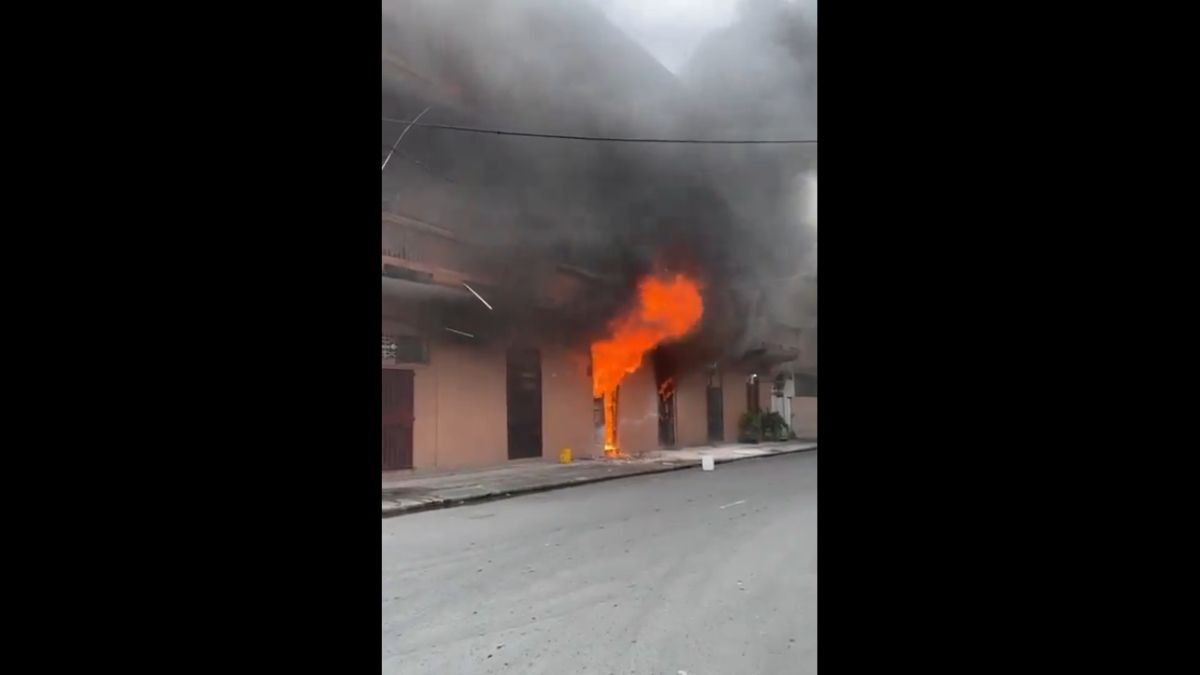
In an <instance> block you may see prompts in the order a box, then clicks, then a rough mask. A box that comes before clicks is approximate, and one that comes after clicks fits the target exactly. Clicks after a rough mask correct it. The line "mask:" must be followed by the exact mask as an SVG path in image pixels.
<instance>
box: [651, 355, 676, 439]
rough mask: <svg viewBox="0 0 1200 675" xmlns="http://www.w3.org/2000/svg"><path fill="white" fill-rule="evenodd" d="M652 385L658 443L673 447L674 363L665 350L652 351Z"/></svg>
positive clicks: (674, 406)
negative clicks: (655, 400)
mask: <svg viewBox="0 0 1200 675" xmlns="http://www.w3.org/2000/svg"><path fill="white" fill-rule="evenodd" d="M653 359H654V385H655V387H657V388H658V445H659V447H662V448H673V447H675V408H676V397H675V364H674V361H673V359H671V357H670V356H669V354H668V353H667V352H664V351H663V350H656V351H655V352H654V356H653Z"/></svg>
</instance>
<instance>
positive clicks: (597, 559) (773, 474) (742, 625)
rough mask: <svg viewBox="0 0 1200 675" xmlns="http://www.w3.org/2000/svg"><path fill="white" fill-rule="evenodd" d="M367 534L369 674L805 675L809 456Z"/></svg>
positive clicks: (540, 499)
mask: <svg viewBox="0 0 1200 675" xmlns="http://www.w3.org/2000/svg"><path fill="white" fill-rule="evenodd" d="M382 524H383V672H384V673H406V674H407V673H436V674H438V675H444V674H446V673H513V674H522V675H523V674H525V673H547V674H553V675H562V674H567V673H600V674H608V673H612V674H614V675H623V674H625V673H636V674H643V673H644V674H647V675H649V674H656V675H657V674H660V673H661V674H665V675H678V673H686V675H718V674H722V675H750V674H753V673H815V672H816V671H817V646H816V638H817V540H816V539H817V453H816V452H815V451H814V452H805V453H799V454H793V455H782V456H777V457H768V458H763V459H751V460H745V461H741V462H734V463H731V464H721V465H718V466H717V468H716V470H715V471H712V472H704V471H700V470H698V469H688V470H684V471H675V472H671V473H664V474H655V475H647V476H639V477H635V478H626V479H621V480H615V481H610V482H606V483H597V484H594V485H583V486H580V487H574V488H567V489H563V490H556V491H553V492H545V493H540V494H533V495H526V496H522V497H515V498H513V499H507V500H502V501H495V502H488V503H483V504H477V505H473V506H463V507H457V508H450V509H444V510H439V511H428V512H424V513H416V514H411V515H406V516H401V517H398V518H389V519H385V520H383V521H382Z"/></svg>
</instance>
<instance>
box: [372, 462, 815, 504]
mask: <svg viewBox="0 0 1200 675" xmlns="http://www.w3.org/2000/svg"><path fill="white" fill-rule="evenodd" d="M816 451H817V448H816V447H811V448H798V449H795V450H782V451H779V452H769V453H766V454H763V455H746V456H744V457H729V458H726V459H722V460H716V463H717V464H729V463H732V462H741V461H744V460H747V459H765V458H768V457H779V456H781V455H795V454H798V453H801V452H816ZM647 467H648V468H647V469H646V470H645V471H638V472H636V473H623V474H620V475H617V476H597V477H595V478H586V479H584V480H572V481H570V482H566V483H549V484H545V485H533V486H530V487H527V488H516V489H513V490H506V491H504V492H492V493H488V494H482V495H474V496H471V497H459V498H457V499H437V500H432V501H428V502H422V503H420V504H413V505H411V506H397V507H394V508H388V509H384V510H383V517H384V518H395V517H396V516H406V515H408V514H410V513H420V512H421V511H433V510H436V509H448V508H453V507H455V506H465V505H468V504H480V503H483V502H492V501H498V500H501V499H509V498H511V497H518V496H520V495H528V494H534V493H537V492H550V491H551V490H562V489H565V488H571V487H575V486H577V485H591V484H593V483H603V482H606V481H610V480H620V479H622V478H633V477H635V476H645V475H648V474H654V473H667V472H669V471H683V470H685V469H698V468H700V462H694V463H693V462H688V463H686V464H683V463H681V464H658V465H647Z"/></svg>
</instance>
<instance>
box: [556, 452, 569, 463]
mask: <svg viewBox="0 0 1200 675" xmlns="http://www.w3.org/2000/svg"><path fill="white" fill-rule="evenodd" d="M558 463H559V464H570V463H571V449H570V448H563V449H562V450H559V451H558Z"/></svg>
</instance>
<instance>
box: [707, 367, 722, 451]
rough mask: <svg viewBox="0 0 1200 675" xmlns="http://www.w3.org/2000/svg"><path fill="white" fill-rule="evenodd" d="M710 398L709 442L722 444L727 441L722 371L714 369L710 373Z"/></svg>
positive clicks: (708, 396)
mask: <svg viewBox="0 0 1200 675" xmlns="http://www.w3.org/2000/svg"><path fill="white" fill-rule="evenodd" d="M704 391H705V394H706V396H707V398H708V442H709V443H720V442H722V441H724V440H725V396H724V392H723V390H722V389H721V371H719V370H717V369H715V368H714V369H712V370H710V371H709V373H708V386H707V387H706V388H705V390H704Z"/></svg>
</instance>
